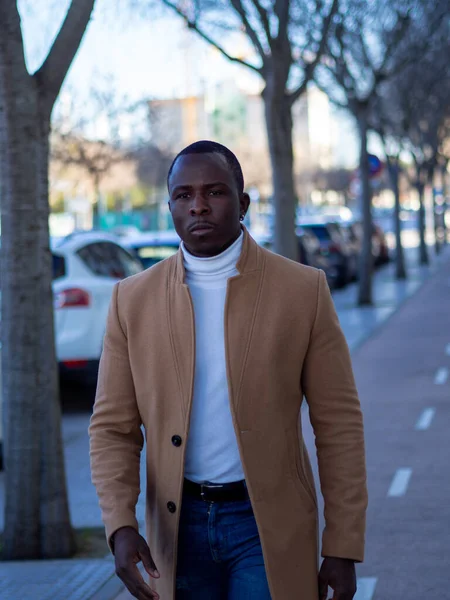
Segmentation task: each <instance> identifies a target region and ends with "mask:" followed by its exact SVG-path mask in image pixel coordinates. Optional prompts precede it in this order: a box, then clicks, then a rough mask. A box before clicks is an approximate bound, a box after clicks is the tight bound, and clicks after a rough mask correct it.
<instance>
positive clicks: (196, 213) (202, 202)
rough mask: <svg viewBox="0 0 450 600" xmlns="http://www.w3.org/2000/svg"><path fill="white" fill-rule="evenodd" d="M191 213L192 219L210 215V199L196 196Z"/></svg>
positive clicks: (201, 195)
mask: <svg viewBox="0 0 450 600" xmlns="http://www.w3.org/2000/svg"><path fill="white" fill-rule="evenodd" d="M189 212H190V214H191V217H200V216H203V215H209V213H210V212H211V208H210V206H209V203H208V199H207V198H206V197H205V196H204V194H201V193H197V194H195V196H194V198H193V200H192V204H191V207H190V209H189Z"/></svg>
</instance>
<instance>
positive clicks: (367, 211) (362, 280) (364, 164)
mask: <svg viewBox="0 0 450 600" xmlns="http://www.w3.org/2000/svg"><path fill="white" fill-rule="evenodd" d="M356 119H357V123H358V131H359V137H360V153H359V172H360V178H361V204H362V206H361V209H362V217H363V243H362V251H361V258H360V269H359V290H358V305H359V306H367V305H371V304H372V303H373V302H372V271H373V255H372V235H373V220H372V187H371V184H370V174H369V154H368V151H367V133H368V124H367V109H366V106H360V107H358V109H357V112H356Z"/></svg>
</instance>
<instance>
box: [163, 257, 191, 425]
mask: <svg viewBox="0 0 450 600" xmlns="http://www.w3.org/2000/svg"><path fill="white" fill-rule="evenodd" d="M184 277H185V271H184V266H183V255H182V253H181V250H179V252H178V254H177V256H176V257H175V260H174V262H173V263H172V269H171V272H170V274H169V282H168V302H167V304H168V306H167V311H168V319H169V335H170V341H171V345H172V353H173V358H174V364H175V371H176V377H177V379H178V387H179V390H180V396H181V402H182V409H183V416H184V419H185V423H186V426H187V420H188V418H189V412H190V405H191V402H192V395H193V390H194V372H195V320H194V308H193V304H192V298H191V294H190V292H189V288H188V286H187V284H185V283H184Z"/></svg>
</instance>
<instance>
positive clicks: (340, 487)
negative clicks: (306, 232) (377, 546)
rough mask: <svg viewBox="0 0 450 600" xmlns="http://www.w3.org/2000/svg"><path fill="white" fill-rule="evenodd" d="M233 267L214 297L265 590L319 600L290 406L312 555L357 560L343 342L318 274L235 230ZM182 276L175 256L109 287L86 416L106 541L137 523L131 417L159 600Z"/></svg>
mask: <svg viewBox="0 0 450 600" xmlns="http://www.w3.org/2000/svg"><path fill="white" fill-rule="evenodd" d="M237 269H238V271H239V275H237V276H236V277H233V278H231V279H230V280H229V282H228V289H227V299H226V307H225V345H226V367H227V378H228V390H229V398H230V406H231V412H232V416H233V422H234V427H235V431H236V436H237V440H238V444H239V450H240V454H241V459H242V463H243V468H244V472H245V477H246V481H247V485H248V490H249V495H250V499H251V503H252V506H253V510H254V514H255V518H256V522H257V525H258V529H259V533H260V538H261V544H262V549H263V554H264V561H265V566H266V572H267V577H268V581H269V586H270V591H271V596H272V599H273V600H318V585H317V573H318V530H317V522H318V517H317V500H316V494H315V488H314V481H313V475H312V470H311V467H310V463H309V459H308V456H307V453H306V449H305V445H304V442H303V439H302V431H301V423H300V415H301V410H300V409H301V404H302V400H303V397H304V396H305V397H306V399H307V402H308V405H309V411H310V418H311V421H312V425H313V428H314V432H315V436H316V446H317V452H318V460H319V468H320V479H321V489H322V493H323V495H324V499H325V521H326V527H325V530H324V533H323V540H322V555H323V556H336V557H344V558H351V559H354V560H356V561H362V560H363V554H364V531H365V512H366V505H367V490H366V471H365V451H364V437H363V420H362V415H361V409H360V403H359V400H358V395H357V391H356V388H355V382H354V378H353V373H352V367H351V362H350V356H349V351H348V347H347V344H346V342H345V339H344V336H343V334H342V331H341V328H340V326H339V322H338V319H337V316H336V312H335V309H334V306H333V302H332V299H331V295H330V292H329V289H328V286H327V283H326V279H325V276H324V273H323V272H321V271H317V270H315V269H311V268H308V267H305V266H302V265H300V264H297V263H294V262H292V261H289V260H287V259H285V258H282V257H280V256H277V255H275V254H273V253H271V252H269V251H267V250H265V249H263V248H261V247H260V246H258V245H257V244H256V242H255V241H254V240H253V239H252V238H251V237H250V235H249V234H248V232H247V231H245V236H244V244H243V250H242V254H241V257H240V260H239V262H238V264H237ZM184 278H185V271H184V266H183V258H182V254H181V252H178V254H176V255H175V256H173V257H171V258H169V259H167V260H165V261H163V262H161V263H159V264H157V265H155V266H154V267H152V268H151V269H149V270H147V271H145V272H143V273H141V274H139V275H136V276H134V277H131V278H129V279H126V280H124V281H122V282H121V283H119V284H118V285H117V286H116V288H115V291H114V294H113V298H112V302H111V307H110V312H109V317H108V324H107V330H106V335H105V340H104V349H103V355H102V358H101V365H100V373H99V381H98V390H97V397H96V401H95V406H94V413H93V416H92V421H91V425H90V437H91V466H92V478H93V482H94V484H95V486H96V488H97V493H98V496H99V499H100V506H101V509H102V515H103V520H104V523H105V526H106V532H107V536H108V538H110V537H111V535H112V534H113V533H114V532H115V531H116V530H117V529H118V528H120V527H123V526H126V525H129V526H132V527H135V528H136V529H137V527H138V524H137V522H136V517H135V505H136V502H137V499H138V495H139V490H140V482H139V456H140V452H141V448H142V445H143V436H142V433H141V425H143V427H144V430H145V432H146V440H147V453H146V466H147V484H146V488H144V489H145V492H144V493H145V495H146V504H147V531H146V534H147V541H148V543H149V546H150V549H151V552H152V555H153V558H154V560H155V563H156V565H157V568H158V570H159V571H160V573H161V579H159V580H153V581H152V583H151V585H152V586H154V588H155V589H156V590H157V591H158V593H159V594H160V597H161V599H162V600H173V598H174V597H175V577H176V556H177V539H178V523H179V515H180V508H181V506H180V505H181V501H182V487H183V471H184V454H185V449H186V440H187V438H188V435H189V417H190V409H191V403H192V393H193V384H194V369H195V364H194V361H195V330H194V312H193V306H192V301H191V297H190V293H189V289H188V286H187V285H186V284H185V283H184ZM174 435H177V436H181V438H182V444H181V446H179V447H177V446H175V445H174V444H173V443H172V437H173V436H174ZM170 503H174V504H175V512H171V511H170V510H169V509H168V506H170V508H171V509H172V511H173V509H174V507H173V505H171V504H170Z"/></svg>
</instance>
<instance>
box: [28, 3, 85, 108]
mask: <svg viewBox="0 0 450 600" xmlns="http://www.w3.org/2000/svg"><path fill="white" fill-rule="evenodd" d="M94 3H95V0H72V2H71V4H70V6H69V10H68V11H67V15H66V18H65V19H64V22H63V24H62V26H61V29H60V30H59V32H58V35H57V36H56V38H55V41H54V42H53V45H52V47H51V48H50V52H49V53H48V55H47V58H46V59H45V61H44V63H43V64H42V66H41V67H40V69H38V70H37V71H36V73H35V74H34V76H33V77H35V78H36V80H37V82H38V85H39V87H40V91H41V93H42V94H43V96H44V103H45V104H44V106H45V108H46V109H47V111H48V112H49V113H50V112H51V110H52V108H53V105H54V103H55V100H56V98H57V97H58V94H59V91H60V89H61V86H62V84H63V81H64V79H65V77H66V75H67V71H68V70H69V68H70V65H71V64H72V61H73V59H74V58H75V55H76V53H77V52H78V48H79V47H80V43H81V40H82V39H83V35H84V33H85V31H86V28H87V25H88V23H89V20H90V18H91V14H92V10H93V8H94Z"/></svg>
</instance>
